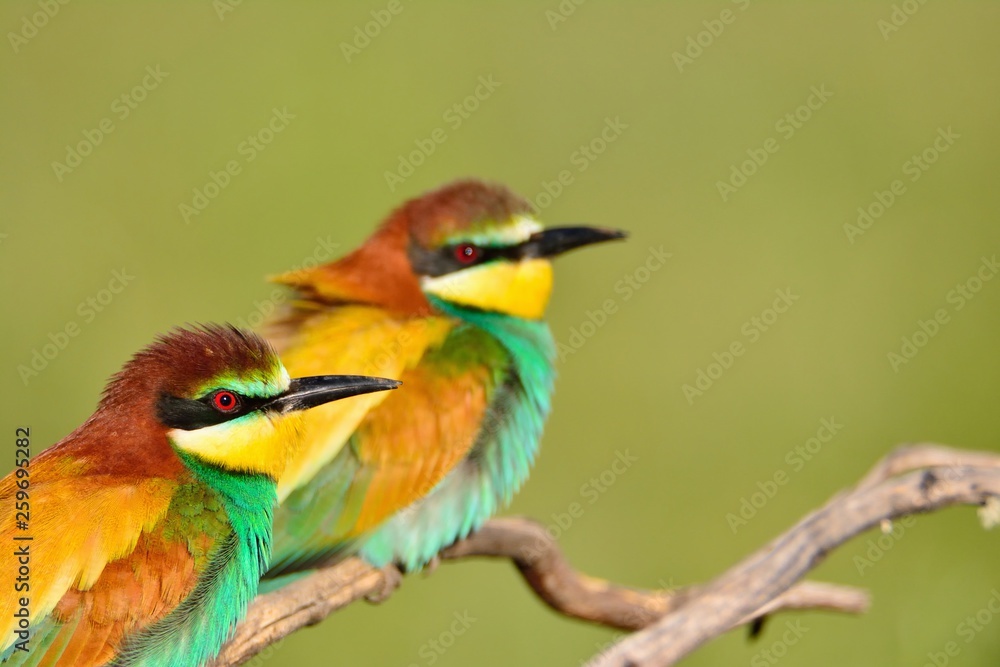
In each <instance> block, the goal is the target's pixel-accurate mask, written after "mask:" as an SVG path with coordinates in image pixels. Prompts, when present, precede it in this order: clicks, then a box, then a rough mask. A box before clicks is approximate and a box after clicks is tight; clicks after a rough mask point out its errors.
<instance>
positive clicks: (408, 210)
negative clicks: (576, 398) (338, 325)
mask: <svg viewBox="0 0 1000 667" xmlns="http://www.w3.org/2000/svg"><path fill="white" fill-rule="evenodd" d="M624 237H625V233H624V232H622V231H619V230H615V229H605V228H600V227H586V226H572V227H551V228H545V227H543V226H542V224H541V223H539V222H538V221H537V219H536V217H535V215H534V211H533V209H532V207H531V205H530V204H529V203H528V202H527V201H526V200H524V199H522V198H520V197H518V196H517V195H515V194H513V193H512V192H511V191H510V190H508V189H507V188H505V187H503V186H501V185H492V184H487V183H482V182H480V181H471V180H470V181H459V182H456V183H453V184H451V185H448V186H445V187H443V188H441V189H440V190H436V191H434V192H430V193H428V194H425V195H423V196H421V197H418V198H416V199H412V200H410V201H408V202H406V203H405V204H403V206H401V207H400V208H399V209H397V210H396V211H395V212H394V213H393V214H392V215H391V216H390V217H389V219H388V220H386V222H385V223H384V224H383V225H382V226H381V227H380V228H379V230H378V231H376V233H375V234H374V235H372V236H371V237H370V238H369V239H368V241H367V242H365V244H364V245H362V246H361V247H360V248H358V249H357V250H356V251H354V252H353V253H351V254H349V255H347V256H346V257H344V258H342V259H340V260H338V261H336V262H332V263H330V264H326V265H324V266H320V267H317V268H315V269H311V270H306V271H295V272H292V273H289V274H285V275H283V276H280V277H279V278H278V280H279V281H281V282H284V283H286V284H289V285H292V286H294V287H296V288H298V289H299V290H300V291H302V292H304V293H305V294H307V295H309V296H311V297H313V298H317V299H319V300H323V301H330V302H334V303H336V302H361V303H372V304H374V305H379V306H383V307H388V308H392V309H396V310H401V311H404V312H416V313H426V312H429V311H431V310H432V309H433V306H432V300H433V299H440V300H443V301H446V302H448V303H451V304H455V305H458V306H462V307H466V308H475V309H479V310H484V311H490V312H499V313H504V314H508V315H513V316H516V317H521V318H526V319H539V318H541V317H542V316H543V315H544V312H545V307H546V305H547V304H548V301H549V294H550V292H551V290H552V266H551V263H550V260H551V259H552V258H553V257H555V256H557V255H559V254H562V253H564V252H566V251H568V250H572V249H573V248H579V247H581V246H585V245H590V244H593V243H599V242H602V241H609V240H612V239H621V238H624Z"/></svg>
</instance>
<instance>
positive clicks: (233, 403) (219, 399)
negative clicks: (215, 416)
mask: <svg viewBox="0 0 1000 667" xmlns="http://www.w3.org/2000/svg"><path fill="white" fill-rule="evenodd" d="M212 405H213V406H215V409H216V410H218V411H219V412H232V411H233V410H235V409H236V408H237V407H239V405H240V400H239V399H238V398H236V394H234V393H233V392H231V391H220V392H217V393H216V394H215V395H214V396H212Z"/></svg>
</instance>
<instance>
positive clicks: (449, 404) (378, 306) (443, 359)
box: [265, 181, 625, 589]
mask: <svg viewBox="0 0 1000 667" xmlns="http://www.w3.org/2000/svg"><path fill="white" fill-rule="evenodd" d="M624 236H625V234H624V232H621V231H617V230H611V229H602V228H596V227H582V226H574V227H555V228H549V229H545V228H543V227H542V225H541V224H539V223H538V222H537V221H536V218H535V216H534V213H533V211H532V207H531V205H530V204H529V203H528V202H527V201H525V200H524V199H522V198H520V197H518V196H516V195H514V194H513V193H511V192H510V191H509V190H507V189H506V188H504V187H502V186H499V185H489V184H484V183H482V182H478V181H460V182H456V183H453V184H451V185H448V186H446V187H444V188H442V189H440V190H437V191H435V192H431V193H429V194H426V195H424V196H422V197H419V198H417V199H413V200H411V201H409V202H406V203H405V204H403V206H402V207H400V208H399V209H397V210H396V211H395V212H393V213H392V214H391V215H390V216H389V217H388V219H387V220H386V221H385V222H384V223H383V224H382V225H381V227H380V228H379V229H378V230H377V231H376V232H375V233H374V234H373V235H372V236H371V237H370V238H369V239H368V240H367V241H366V242H365V243H364V244H362V245H361V246H360V247H359V248H358V249H356V250H355V251H354V252H351V253H350V254H348V255H346V256H345V257H343V258H341V259H339V260H337V261H334V262H332V263H329V264H325V265H322V266H318V267H315V268H311V269H305V270H299V271H295V272H292V273H288V274H284V275H281V276H278V277H277V279H276V280H277V281H278V282H281V283H283V284H286V285H289V286H291V287H293V288H294V289H295V290H296V291H297V300H296V301H295V302H293V303H292V304H291V307H290V308H288V309H286V312H283V313H281V314H280V315H279V316H277V317H276V318H275V319H274V320H273V321H272V322H271V323H270V326H269V327H268V328H266V329H265V332H266V333H267V334H268V335H269V336H270V337H271V340H272V342H273V343H274V344H275V345H276V347H277V348H278V350H279V353H280V354H281V355H282V360H283V361H284V362H285V365H286V366H287V367H288V368H289V369H290V370H291V372H293V373H309V374H312V373H318V372H326V370H324V369H330V368H337V369H344V372H350V373H365V374H368V373H373V374H378V375H388V376H390V377H398V378H400V379H401V380H402V381H403V388H402V389H401V390H400V391H398V392H393V393H392V395H381V396H379V395H372V396H368V397H364V398H361V399H358V400H356V401H351V402H350V404H347V403H343V404H337V405H329V406H324V407H323V408H319V409H317V410H314V411H312V412H310V414H309V415H307V416H306V425H305V431H304V435H303V447H302V448H301V449H300V450H299V452H298V453H297V454H296V455H295V456H294V457H293V458H292V460H291V462H290V463H289V466H288V468H287V469H286V472H285V474H284V475H283V476H282V477H281V479H280V480H279V485H278V495H279V501H281V503H282V504H281V505H280V506H279V508H278V509H277V510H276V514H275V549H274V556H273V559H272V564H271V570H270V572H269V573H268V575H267V577H268V578H270V579H277V580H276V581H274V582H269V583H266V585H265V588H267V589H271V588H276V587H279V586H281V585H282V584H283V583H284V582H287V581H288V578H286V577H283V576H282V575H286V574H292V573H295V572H299V571H303V570H307V569H310V568H311V567H315V566H317V565H318V564H323V563H328V562H334V561H336V560H339V559H340V558H343V557H344V556H346V555H349V554H352V553H356V552H360V554H361V555H362V556H363V557H364V558H365V559H366V560H367V561H368V562H370V563H371V564H372V565H375V566H383V565H386V564H388V563H395V564H397V565H399V566H400V567H401V568H402V569H404V570H407V571H409V570H414V569H417V568H420V567H423V566H424V565H426V564H427V563H428V562H429V561H431V560H432V559H433V558H434V556H435V555H436V554H437V553H438V552H439V551H440V550H441V549H443V548H444V547H446V546H448V545H450V544H451V543H453V542H455V541H456V540H458V539H460V538H463V537H465V536H466V535H468V534H469V533H470V532H472V531H474V530H476V529H477V528H478V527H480V526H481V525H482V524H483V522H485V521H486V520H487V519H488V518H489V517H490V516H492V515H493V514H494V513H495V512H496V511H497V509H498V508H499V507H501V506H502V505H504V504H506V503H507V502H509V501H510V499H511V496H512V495H513V494H514V493H515V492H516V491H517V490H518V488H519V487H520V486H521V485H522V483H523V482H524V481H525V479H526V478H527V476H528V472H529V469H530V467H531V465H532V462H533V461H534V459H535V454H536V452H537V450H538V442H539V438H540V437H541V433H542V426H543V424H544V422H545V419H546V417H547V415H548V412H549V403H550V394H551V393H552V388H553V378H554V370H553V364H554V361H555V344H554V342H553V339H552V336H551V334H550V332H549V329H548V326H547V325H546V324H545V322H544V321H543V320H542V317H543V315H544V312H545V308H546V305H547V303H548V301H549V293H550V291H551V288H552V266H551V263H550V260H551V258H553V257H555V256H556V255H559V254H561V253H563V252H565V251H567V250H571V249H573V248H577V247H580V246H585V245H589V244H592V243H598V242H602V241H608V240H611V239H620V238H623V237H624Z"/></svg>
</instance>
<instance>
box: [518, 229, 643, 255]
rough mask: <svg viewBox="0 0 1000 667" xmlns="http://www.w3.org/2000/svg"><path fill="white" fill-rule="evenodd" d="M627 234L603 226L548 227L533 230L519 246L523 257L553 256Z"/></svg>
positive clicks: (621, 237) (626, 234)
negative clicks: (538, 230) (537, 230)
mask: <svg viewBox="0 0 1000 667" xmlns="http://www.w3.org/2000/svg"><path fill="white" fill-rule="evenodd" d="M627 236H628V233H627V232H624V231H622V230H620V229H607V228H605V227H550V228H549V229H543V230H542V231H540V232H535V233H534V234H532V235H531V237H530V238H529V239H528V240H527V241H525V242H524V243H523V244H522V245H521V247H522V250H523V255H522V256H523V257H525V258H528V257H555V256H556V255H561V254H562V253H564V252H566V251H568V250H573V249H574V248H581V247H583V246H585V245H591V244H594V243H602V242H604V241H614V240H616V239H623V238H625V237H627Z"/></svg>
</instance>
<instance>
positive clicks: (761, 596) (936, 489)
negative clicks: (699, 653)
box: [589, 444, 1000, 667]
mask: <svg viewBox="0 0 1000 667" xmlns="http://www.w3.org/2000/svg"><path fill="white" fill-rule="evenodd" d="M913 471H917V472H913ZM998 495H1000V457H998V456H996V455H991V454H986V453H981V452H963V451H959V450H954V449H949V448H947V447H943V446H940V445H932V444H921V445H915V446H911V447H903V448H900V449H897V450H896V451H894V452H893V453H892V454H890V455H889V456H887V457H886V458H885V459H884V460H882V461H880V462H879V463H878V464H877V465H876V466H875V468H873V469H872V471H871V472H870V473H869V474H868V475H867V476H866V477H865V478H864V479H863V480H862V481H861V483H859V484H858V486H857V487H855V488H854V489H852V490H850V491H847V492H843V493H840V494H838V495H837V496H835V497H834V498H833V499H832V500H830V501H829V502H828V503H827V504H826V505H825V506H823V507H822V508H820V509H819V510H817V511H815V512H813V513H812V514H810V515H808V516H806V517H805V518H804V519H802V520H801V521H800V522H799V523H798V524H796V525H795V526H794V527H793V528H791V529H790V530H789V531H787V532H786V533H785V534H783V535H781V536H780V537H778V538H777V539H776V540H774V541H773V542H771V543H770V544H768V545H767V546H765V547H764V548H762V549H761V550H759V551H758V552H756V553H755V554H752V555H751V556H750V557H749V558H747V559H745V560H744V561H743V562H741V563H739V564H738V565H736V566H735V567H733V568H732V569H730V570H729V571H728V572H726V573H724V574H723V575H722V576H720V577H719V578H718V579H716V580H715V581H713V582H711V583H709V584H708V585H706V586H705V587H704V588H702V590H701V591H699V592H698V593H697V594H696V595H694V596H692V597H691V598H690V599H689V600H688V601H687V602H686V603H685V604H684V605H682V606H681V607H680V608H679V609H677V610H674V611H673V612H671V613H668V614H667V615H665V616H664V617H663V618H661V619H660V620H658V621H657V622H656V623H654V624H652V625H651V626H650V627H648V628H646V629H644V630H641V631H639V632H637V633H635V634H634V635H631V636H629V637H626V638H625V639H623V640H622V641H621V642H619V643H618V644H617V645H615V646H613V647H612V648H611V649H609V650H608V651H606V652H604V653H602V654H601V655H599V656H597V657H595V658H594V659H593V660H592V661H591V662H590V663H589V665H590V666H591V667H654V666H655V667H661V666H664V665H672V664H674V663H676V662H677V661H678V660H680V659H681V658H682V657H684V656H685V655H687V654H689V653H690V652H691V651H693V650H694V649H696V648H698V647H699V646H701V645H702V644H704V643H705V642H707V641H709V640H711V639H713V638H715V637H717V636H719V635H721V634H723V633H724V632H726V631H727V630H729V629H731V628H732V627H734V626H736V625H739V624H740V623H742V622H745V620H746V619H747V617H748V616H749V617H752V616H755V615H758V614H760V612H761V609H762V608H765V609H766V605H768V604H769V603H770V602H771V601H772V600H774V599H776V598H777V597H778V596H779V595H781V594H782V593H784V592H785V591H787V590H789V589H790V588H791V587H792V585H793V584H794V583H795V582H796V581H798V580H799V579H801V578H802V577H803V576H805V574H806V573H807V572H809V571H810V570H811V569H813V568H814V567H816V566H817V565H818V564H819V563H820V562H821V561H822V560H823V559H824V558H825V557H826V555H827V554H828V553H829V552H830V551H831V550H833V549H835V548H836V547H838V546H839V545H841V544H843V543H844V542H845V541H847V540H848V539H850V538H852V537H854V536H856V535H858V534H860V533H862V532H864V531H866V530H868V529H870V528H872V527H874V526H877V525H879V524H880V523H882V522H883V521H888V520H892V519H896V518H899V517H902V516H906V515H909V514H917V513H923V512H931V511H934V510H937V509H941V508H944V507H949V506H952V505H982V504H984V503H986V502H987V501H988V500H989V499H990V498H991V497H996V496H998Z"/></svg>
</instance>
